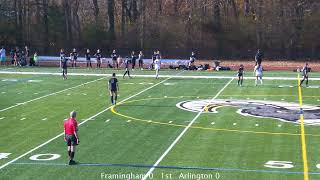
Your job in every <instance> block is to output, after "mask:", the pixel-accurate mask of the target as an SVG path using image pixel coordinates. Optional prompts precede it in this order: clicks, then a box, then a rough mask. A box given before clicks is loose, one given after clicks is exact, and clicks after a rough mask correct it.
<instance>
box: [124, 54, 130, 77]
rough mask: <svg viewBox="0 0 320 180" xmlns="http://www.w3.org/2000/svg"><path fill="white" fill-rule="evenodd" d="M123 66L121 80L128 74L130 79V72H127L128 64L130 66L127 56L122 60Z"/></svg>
mask: <svg viewBox="0 0 320 180" xmlns="http://www.w3.org/2000/svg"><path fill="white" fill-rule="evenodd" d="M123 64H124V66H125V70H126V71H125V72H124V74H123V78H124V77H125V75H126V74H128V76H129V78H131V77H130V71H129V64H130V60H129V57H128V56H127V57H126V59H125V60H124V62H123Z"/></svg>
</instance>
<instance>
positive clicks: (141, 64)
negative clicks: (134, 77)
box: [138, 51, 143, 70]
mask: <svg viewBox="0 0 320 180" xmlns="http://www.w3.org/2000/svg"><path fill="white" fill-rule="evenodd" d="M138 61H139V68H140V69H141V70H143V53H142V51H140V53H139V55H138Z"/></svg>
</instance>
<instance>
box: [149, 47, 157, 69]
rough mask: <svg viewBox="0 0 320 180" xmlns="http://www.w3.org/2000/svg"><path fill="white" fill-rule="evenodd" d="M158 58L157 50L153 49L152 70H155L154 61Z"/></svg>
mask: <svg viewBox="0 0 320 180" xmlns="http://www.w3.org/2000/svg"><path fill="white" fill-rule="evenodd" d="M156 59H157V51H153V55H152V57H151V60H152V62H151V64H150V68H149V69H150V70H153V67H154V61H155V60H156Z"/></svg>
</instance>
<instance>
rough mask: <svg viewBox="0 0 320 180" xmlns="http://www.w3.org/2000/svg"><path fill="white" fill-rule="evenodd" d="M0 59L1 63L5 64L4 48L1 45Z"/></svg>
mask: <svg viewBox="0 0 320 180" xmlns="http://www.w3.org/2000/svg"><path fill="white" fill-rule="evenodd" d="M0 61H1V65H5V63H6V50H5V49H4V47H3V46H2V48H1V49H0Z"/></svg>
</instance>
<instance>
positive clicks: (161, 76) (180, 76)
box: [0, 71, 320, 81]
mask: <svg viewBox="0 0 320 180" xmlns="http://www.w3.org/2000/svg"><path fill="white" fill-rule="evenodd" d="M181 72H183V71H181ZM0 74H18V75H54V76H61V73H51V72H26V71H25V72H15V71H0ZM68 75H69V76H96V77H99V76H100V77H106V76H108V77H109V76H112V74H103V73H102V74H96V73H68ZM131 76H132V77H143V78H154V75H131ZM159 78H182V79H232V78H234V76H203V75H201V76H188V75H185V76H182V75H179V73H178V74H177V75H159ZM246 79H250V80H252V79H255V77H246ZM263 79H265V80H296V79H297V78H295V77H279V76H276V77H271V76H269V77H263ZM309 80H314V81H320V78H309Z"/></svg>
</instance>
